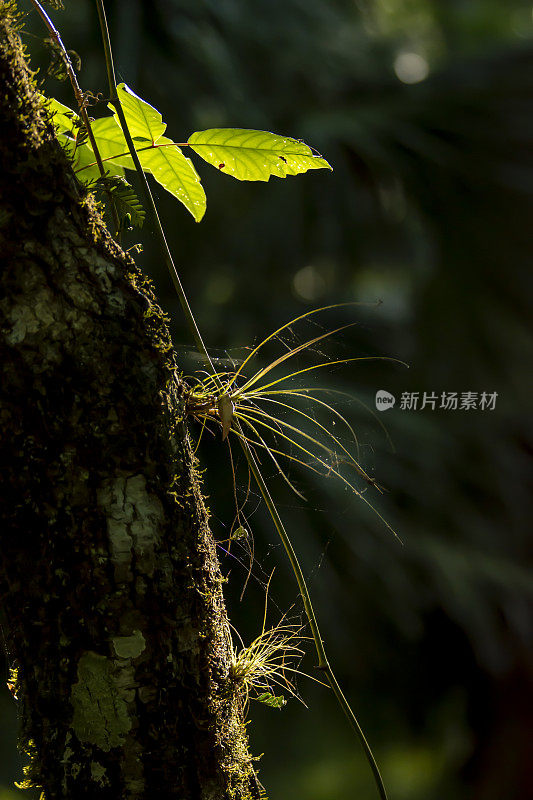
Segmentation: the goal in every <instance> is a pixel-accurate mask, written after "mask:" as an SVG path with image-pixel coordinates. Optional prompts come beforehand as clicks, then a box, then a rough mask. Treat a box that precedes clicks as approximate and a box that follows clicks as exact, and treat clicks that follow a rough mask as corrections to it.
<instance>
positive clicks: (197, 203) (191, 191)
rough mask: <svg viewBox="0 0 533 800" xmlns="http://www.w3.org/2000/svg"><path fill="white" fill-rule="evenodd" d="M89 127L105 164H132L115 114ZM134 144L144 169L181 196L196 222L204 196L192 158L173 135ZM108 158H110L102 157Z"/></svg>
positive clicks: (123, 165) (203, 212)
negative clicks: (186, 155) (155, 142)
mask: <svg viewBox="0 0 533 800" xmlns="http://www.w3.org/2000/svg"><path fill="white" fill-rule="evenodd" d="M92 129H93V133H94V136H95V139H96V144H97V146H98V149H99V151H100V155H101V156H102V159H104V166H105V167H106V168H108V167H109V166H110V165H111V164H113V165H119V166H122V167H126V168H127V169H134V168H135V167H134V164H133V160H132V158H131V156H129V155H124V153H127V152H128V145H127V144H126V140H125V139H124V134H123V133H122V129H121V127H120V125H119V123H118V122H117V120H116V118H115V117H104V118H103V119H97V120H96V121H95V122H94V123H93V125H92ZM135 144H136V145H137V147H136V150H137V153H138V154H139V160H140V162H141V165H142V167H143V169H144V170H145V171H146V172H150V173H152V175H153V176H154V178H155V179H156V181H157V182H158V183H160V184H161V186H163V187H164V188H165V189H166V190H167V191H168V192H170V194H172V195H174V197H176V198H177V199H178V200H180V202H182V203H183V205H184V206H185V207H186V208H187V210H188V211H190V213H191V214H192V215H193V217H194V219H195V220H196V221H197V222H199V221H200V220H201V219H202V217H203V215H204V214H205V208H206V199H205V192H204V190H203V187H202V185H201V183H200V178H199V177H198V173H197V172H196V170H195V169H194V166H193V164H192V162H191V160H190V159H189V158H186V157H185V156H184V155H183V153H182V151H181V150H180V148H179V147H178V146H177V145H174V143H173V142H172V139H168V138H167V137H165V136H163V137H159V138H158V140H157V144H156V145H155V146H154V145H152V144H151V143H148V142H147V141H146V142H145V143H144V144H143V143H142V142H140V141H136V142H135ZM109 158H112V159H113V160H112V161H106V160H105V159H109Z"/></svg>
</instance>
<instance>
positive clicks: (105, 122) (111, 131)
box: [91, 117, 135, 169]
mask: <svg viewBox="0 0 533 800" xmlns="http://www.w3.org/2000/svg"><path fill="white" fill-rule="evenodd" d="M91 128H92V131H93V135H94V138H95V140H96V146H97V147H98V150H99V153H100V155H101V157H102V160H103V161H104V166H106V163H109V162H107V161H106V159H108V158H113V162H114V163H115V164H119V165H120V166H121V167H127V168H128V169H135V167H134V164H133V160H132V158H131V156H130V155H127V154H128V152H129V151H128V145H127V144H126V140H125V138H124V134H123V133H122V128H121V127H120V125H119V123H118V122H117V121H116V119H115V117H102V118H101V119H96V120H95V121H94V122H93V123H92V124H91Z"/></svg>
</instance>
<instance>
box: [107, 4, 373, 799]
mask: <svg viewBox="0 0 533 800" xmlns="http://www.w3.org/2000/svg"><path fill="white" fill-rule="evenodd" d="M96 6H97V10H98V18H99V21H100V30H101V33H102V40H103V45H104V52H105V60H106V68H107V77H108V83H109V94H110V102H111V104H112V105H113V106H114V108H115V109H116V111H117V116H118V118H119V121H120V125H121V127H122V131H123V133H124V137H125V139H126V142H127V145H128V148H129V152H130V155H131V157H132V159H133V162H134V164H135V169H136V170H137V174H138V175H139V178H140V179H141V181H142V185H143V188H144V193H145V195H146V199H147V201H148V205H149V207H150V209H151V211H152V214H153V217H154V220H155V224H156V232H157V236H158V239H159V242H160V244H161V249H162V250H163V254H164V258H165V262H166V264H167V267H168V269H169V272H170V275H171V278H172V281H173V283H174V286H175V288H176V291H177V294H178V297H179V299H180V303H181V306H182V308H183V311H184V313H185V317H186V319H187V322H188V324H189V327H190V330H191V333H192V334H193V337H194V339H195V341H196V345H197V347H198V350H199V352H200V353H201V355H203V356H204V358H205V360H206V362H207V364H208V365H209V368H210V370H211V372H212V373H213V380H214V382H215V384H216V385H217V387H218V388H219V389H221V390H222V382H221V380H220V377H219V376H218V374H217V372H216V370H215V368H214V365H213V362H212V361H211V358H210V356H209V353H208V352H207V349H206V346H205V344H204V341H203V339H202V335H201V333H200V330H199V328H198V325H197V323H196V320H195V318H194V315H193V312H192V309H191V307H190V305H189V301H188V300H187V296H186V294H185V290H184V288H183V285H182V283H181V280H180V277H179V274H178V271H177V269H176V266H175V264H174V260H173V258H172V254H171V252H170V248H169V246H168V243H167V240H166V237H165V232H164V230H163V226H162V224H161V220H160V218H159V214H158V212H157V207H156V204H155V201H154V198H153V195H152V193H151V191H150V187H149V185H148V181H147V178H146V175H145V173H144V170H143V168H142V165H141V162H140V160H139V156H138V155H137V151H136V149H135V145H134V143H133V139H132V138H131V134H130V131H129V128H128V123H127V121H126V117H125V114H124V111H123V109H122V105H121V102H120V99H119V96H118V92H117V86H116V78H115V67H114V63H113V53H112V49H111V39H110V36H109V28H108V25H107V18H106V13H105V8H104V3H103V0H96ZM233 424H234V426H235V428H236V430H237V432H238V433H239V434H240V435H239V441H240V443H241V446H242V448H243V450H244V454H245V456H246V460H247V462H248V466H249V468H250V471H251V473H252V475H253V476H254V479H255V481H256V483H257V486H258V488H259V491H260V492H261V495H262V497H263V500H264V501H265V504H266V506H267V509H268V512H269V514H270V516H271V518H272V521H273V522H274V525H275V527H276V530H277V532H278V535H279V537H280V539H281V542H282V544H283V547H284V548H285V552H286V553H287V556H288V558H289V561H290V564H291V567H292V571H293V573H294V576H295V578H296V582H297V584H298V589H299V591H300V594H301V597H302V601H303V605H304V609H305V614H306V616H307V620H308V622H309V627H310V629H311V634H312V637H313V641H314V643H315V648H316V652H317V656H318V665H317V666H318V669H320V670H321V671H322V672H323V674H324V675H325V677H326V679H327V681H328V683H329V685H330V686H331V689H332V690H333V693H334V695H335V697H336V699H337V702H338V703H339V705H340V707H341V708H342V711H343V712H344V714H345V715H346V717H347V718H348V721H349V723H350V725H351V727H352V729H353V730H354V731H355V733H356V735H357V737H358V738H359V741H360V743H361V745H362V748H363V751H364V753H365V756H366V758H367V761H368V763H369V765H370V768H371V770H372V773H373V775H374V780H375V782H376V786H377V790H378V793H379V796H380V798H381V800H387V792H386V790H385V785H384V783H383V779H382V777H381V774H380V771H379V768H378V765H377V763H376V759H375V758H374V755H373V753H372V750H371V748H370V745H369V744H368V742H367V740H366V737H365V735H364V733H363V731H362V728H361V726H360V725H359V722H358V721H357V718H356V716H355V714H354V713H353V711H352V708H351V706H350V704H349V703H348V701H347V700H346V698H345V696H344V694H343V693H342V690H341V688H340V686H339V684H338V682H337V679H336V677H335V674H334V672H333V670H332V668H331V666H330V664H329V661H328V658H327V655H326V650H325V648H324V643H323V641H322V637H321V635H320V630H319V627H318V623H317V620H316V616H315V612H314V610H313V604H312V602H311V596H310V594H309V589H308V588H307V584H306V581H305V577H304V574H303V571H302V568H301V566H300V562H299V561H298V557H297V556H296V553H295V551H294V548H293V546H292V543H291V540H290V539H289V536H288V534H287V531H286V530H285V526H284V524H283V522H282V519H281V517H280V515H279V512H278V510H277V508H276V504H275V503H274V501H273V499H272V497H271V495H270V492H269V490H268V487H267V485H266V482H265V479H264V478H263V475H262V474H261V470H260V469H259V466H258V464H257V461H256V459H255V456H254V454H253V452H252V448H251V447H250V445H249V443H248V441H247V440H246V437H245V436H244V433H243V431H242V428H241V425H240V422H239V421H238V420H233Z"/></svg>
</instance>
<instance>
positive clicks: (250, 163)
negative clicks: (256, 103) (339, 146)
mask: <svg viewBox="0 0 533 800" xmlns="http://www.w3.org/2000/svg"><path fill="white" fill-rule="evenodd" d="M188 144H189V145H190V147H192V149H193V150H194V152H195V153H197V154H198V155H199V156H200V157H201V158H203V159H204V161H207V163H208V164H212V165H213V166H214V167H217V169H219V170H220V171H221V172H225V173H226V174H227V175H231V176H232V177H233V178H237V180H239V181H268V180H269V178H270V176H271V175H276V176H277V177H278V178H285V177H286V176H287V175H298V173H301V172H307V171H308V170H310V169H331V166H330V165H329V164H328V162H327V161H326V159H325V158H322V157H321V156H319V155H315V154H314V153H313V151H312V150H311V148H310V147H308V146H307V145H306V144H304V143H303V142H300V141H299V140H298V139H291V138H290V137H288V136H278V135H277V134H275V133H269V132H268V131H253V130H244V129H242V128H210V129H209V130H207V131H196V133H193V134H192V135H191V136H190V137H189V141H188Z"/></svg>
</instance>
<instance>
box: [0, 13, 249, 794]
mask: <svg viewBox="0 0 533 800" xmlns="http://www.w3.org/2000/svg"><path fill="white" fill-rule="evenodd" d="M12 23H13V12H12V6H11V4H6V3H4V4H0V87H1V94H0V239H1V242H0V247H1V251H0V252H1V258H2V267H1V274H0V282H1V301H0V311H1V326H2V333H1V340H0V357H1V360H2V369H3V376H2V384H1V389H0V423H1V430H2V435H1V439H0V458H1V462H2V464H3V465H4V480H3V501H2V505H1V511H0V528H1V546H0V595H1V597H0V599H1V605H2V610H3V614H4V618H5V621H6V622H5V624H6V626H7V633H8V637H7V638H8V649H9V653H10V657H11V659H13V660H14V663H15V664H16V666H17V674H16V677H15V678H14V685H15V689H16V693H17V696H18V700H19V703H20V704H21V708H22V734H21V742H22V745H23V747H24V748H25V750H26V751H27V753H28V758H29V767H28V772H27V779H28V781H29V783H30V784H31V785H36V786H41V787H43V789H44V794H45V797H46V798H72V800H74V799H75V800H82V798H101V799H102V800H104V798H113V800H117V799H118V798H124V799H125V798H128V800H137V799H138V798H139V799H140V798H143V799H144V798H146V799H148V798H150V800H153V798H162V799H164V798H178V797H179V798H180V800H189V799H191V800H192V798H195V799H196V798H201V799H202V800H220V799H221V798H235V800H243V799H244V798H250V797H258V796H259V791H258V784H257V780H256V778H255V775H254V772H253V768H252V762H251V758H250V755H249V753H248V749H247V740H246V734H245V729H244V725H243V720H242V718H241V712H240V703H239V700H238V696H237V694H236V692H235V687H234V686H232V684H231V682H230V680H229V678H228V667H229V659H230V638H229V628H228V623H227V619H226V612H225V608H224V603H223V597H222V591H221V582H222V581H221V575H220V571H219V568H218V563H217V559H216V554H215V549H214V544H213V541H212V538H211V535H210V533H209V529H208V525H207V515H206V512H205V508H204V505H203V502H202V498H201V494H200V489H199V485H198V479H197V476H196V474H195V471H194V464H193V459H192V456H191V452H190V449H189V446H188V442H187V436H186V431H185V428H184V425H183V423H182V421H181V420H180V403H181V400H182V387H181V385H180V383H179V378H178V374H177V370H176V364H175V361H174V356H173V352H172V348H171V342H170V338H169V334H168V330H167V326H166V323H165V318H164V315H163V314H162V313H161V311H160V309H159V308H158V306H157V304H156V303H155V300H154V296H153V293H152V290H151V287H150V285H149V283H148V282H147V281H146V280H145V279H144V278H143V277H142V275H141V274H140V273H139V271H138V270H137V268H136V267H135V265H134V263H133V262H132V261H131V259H129V258H128V257H126V256H125V255H124V254H123V253H122V251H121V250H120V249H119V248H118V247H117V246H116V245H115V243H114V242H113V241H112V240H111V239H110V238H109V236H108V234H107V232H106V230H105V228H104V226H103V224H102V222H101V220H100V219H99V216H98V213H97V212H96V211H95V209H94V207H93V201H92V199H91V198H90V197H87V196H86V194H85V193H84V192H83V190H81V188H80V187H79V185H78V183H77V181H76V180H75V178H74V176H73V175H72V173H71V170H70V167H69V165H68V163H67V161H66V158H65V156H64V155H63V152H62V150H61V148H60V146H59V145H58V143H57V141H56V140H55V136H54V131H53V128H52V126H51V125H50V122H49V119H48V114H47V112H46V111H45V110H44V109H43V107H42V104H41V102H40V100H39V97H38V95H37V93H36V90H35V87H34V85H33V83H32V79H31V74H30V73H29V72H28V69H27V67H26V66H25V64H24V60H23V54H22V49H21V45H20V41H19V38H18V36H17V35H16V33H14V32H13V30H12Z"/></svg>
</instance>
